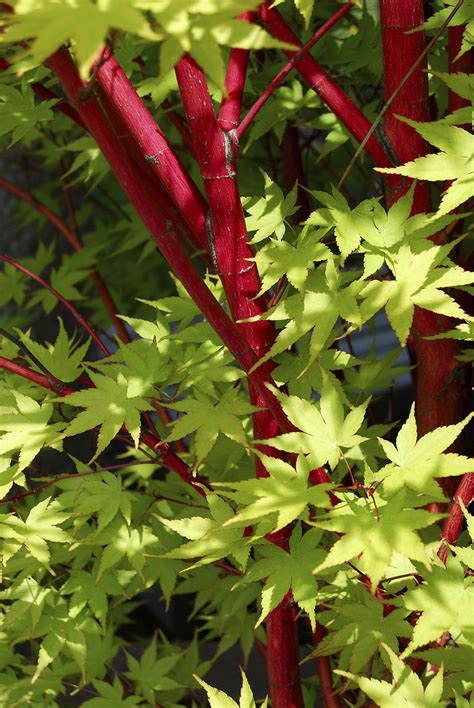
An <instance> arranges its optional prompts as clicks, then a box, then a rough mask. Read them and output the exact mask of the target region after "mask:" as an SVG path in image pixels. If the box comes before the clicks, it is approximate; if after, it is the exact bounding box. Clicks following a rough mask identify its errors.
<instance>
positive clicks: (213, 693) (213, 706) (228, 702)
mask: <svg viewBox="0 0 474 708" xmlns="http://www.w3.org/2000/svg"><path fill="white" fill-rule="evenodd" d="M241 673H242V688H241V691H240V698H239V702H238V703H236V702H235V701H234V700H233V699H232V698H231V697H230V696H228V695H227V693H224V691H220V690H219V689H218V688H214V687H213V686H210V685H209V684H208V683H206V682H205V681H203V680H202V679H201V678H199V676H196V674H193V676H194V678H195V679H196V681H197V682H198V683H199V684H200V685H201V686H202V687H203V688H204V690H205V691H206V693H207V698H208V700H209V706H210V708H256V706H257V704H256V702H255V698H254V697H253V693H252V689H251V688H250V684H249V682H248V679H247V677H246V675H245V673H244V672H243V671H242V669H241ZM267 706H268V698H265V700H264V701H263V703H262V704H261V708H267Z"/></svg>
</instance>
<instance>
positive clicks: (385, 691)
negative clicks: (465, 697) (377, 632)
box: [335, 645, 443, 708]
mask: <svg viewBox="0 0 474 708" xmlns="http://www.w3.org/2000/svg"><path fill="white" fill-rule="evenodd" d="M384 650H385V651H386V653H387V654H388V658H389V661H390V665H391V669H392V675H393V681H392V683H388V682H387V681H380V680H378V679H371V678H366V677H365V676H354V674H351V673H348V672H346V671H340V670H339V669H335V673H336V674H340V675H341V676H345V677H346V678H349V679H351V680H352V681H354V682H355V683H356V684H357V685H358V686H359V688H361V689H362V691H363V692H364V693H365V694H366V695H367V696H369V698H371V699H372V700H373V701H375V703H376V704H377V705H379V706H382V707H383V708H400V706H430V707H432V708H435V706H438V705H440V701H441V696H442V693H443V670H442V668H441V669H440V670H439V671H437V673H436V675H435V676H434V678H432V679H431V681H430V683H429V684H428V686H427V687H426V688H424V687H423V684H422V682H421V679H420V678H419V676H417V675H416V674H415V672H414V671H412V670H411V669H410V667H409V666H407V665H406V664H404V663H403V661H401V659H400V658H399V657H398V656H397V655H396V654H395V652H394V651H393V650H392V649H391V648H390V647H389V646H387V645H384Z"/></svg>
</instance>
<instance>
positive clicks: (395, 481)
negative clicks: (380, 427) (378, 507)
mask: <svg viewBox="0 0 474 708" xmlns="http://www.w3.org/2000/svg"><path fill="white" fill-rule="evenodd" d="M473 416H474V414H473V413H471V414H470V415H469V416H467V418H465V419H464V420H463V421H461V422H460V423H457V424H456V425H447V426H444V427H440V428H436V430H433V431H431V432H429V433H426V435H423V437H421V438H420V439H419V440H418V439H417V428H416V418H415V405H414V404H413V405H412V407H411V411H410V416H409V417H408V420H407V421H406V423H405V424H404V425H402V427H401V428H400V431H399V433H398V435H397V441H396V446H395V445H393V443H391V442H390V441H388V440H384V439H383V438H379V442H380V444H381V445H382V447H383V449H384V452H385V454H386V455H387V457H388V459H389V460H390V463H389V464H388V465H385V466H384V467H382V468H381V469H380V470H379V471H378V472H376V473H375V475H374V479H376V480H382V481H383V488H384V492H386V493H387V494H393V493H395V492H397V491H399V490H400V489H403V488H404V487H410V489H413V490H414V491H415V492H419V493H420V494H426V495H428V496H430V497H432V498H433V499H439V500H442V499H444V495H443V492H442V490H441V488H440V486H439V485H438V484H437V483H436V482H435V479H434V478H435V477H449V476H451V475H459V474H465V473H467V472H470V471H471V470H472V460H471V459H470V458H468V457H463V456H462V455H456V454H455V453H445V452H444V450H446V448H448V447H449V446H450V445H452V444H453V442H454V441H455V440H456V438H458V437H459V435H460V434H461V432H462V430H463V429H464V428H465V427H466V425H467V424H468V423H469V421H470V420H471V418H472V417H473Z"/></svg>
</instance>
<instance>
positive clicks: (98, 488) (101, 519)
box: [59, 472, 131, 532]
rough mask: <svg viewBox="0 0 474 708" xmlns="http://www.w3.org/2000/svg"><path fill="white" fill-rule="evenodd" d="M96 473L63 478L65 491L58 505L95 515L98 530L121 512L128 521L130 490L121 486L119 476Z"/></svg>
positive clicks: (86, 515)
mask: <svg viewBox="0 0 474 708" xmlns="http://www.w3.org/2000/svg"><path fill="white" fill-rule="evenodd" d="M98 477H99V478H98V479H97V478H91V477H89V478H79V479H77V480H76V479H74V478H71V479H67V480H63V481H62V482H61V486H62V488H63V489H64V490H65V491H64V492H63V494H61V496H60V498H59V501H60V503H61V506H62V507H63V508H64V509H70V510H71V511H73V512H74V515H77V516H84V517H85V518H87V519H89V518H90V517H91V516H92V515H97V532H100V531H102V530H103V529H104V528H105V527H106V526H108V525H109V524H110V523H111V522H112V521H113V519H114V518H115V516H116V515H117V514H118V513H120V512H121V513H122V516H123V518H124V519H125V521H126V522H127V523H130V518H131V502H130V493H126V492H124V491H123V490H122V480H121V478H120V476H119V475H114V474H112V473H111V472H103V473H101V474H100V475H98Z"/></svg>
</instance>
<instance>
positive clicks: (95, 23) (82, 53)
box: [0, 0, 159, 79]
mask: <svg viewBox="0 0 474 708" xmlns="http://www.w3.org/2000/svg"><path fill="white" fill-rule="evenodd" d="M13 5H14V8H15V13H14V14H11V15H8V16H6V18H5V21H6V25H7V28H6V31H5V32H4V34H3V36H2V39H1V40H0V41H2V42H11V43H15V42H25V41H28V48H27V49H26V50H25V52H24V53H23V54H22V56H27V57H28V65H27V66H35V65H38V64H41V63H42V62H43V61H44V60H45V59H47V57H49V56H50V55H51V54H53V53H54V52H55V51H56V50H57V49H59V47H60V46H61V45H63V44H68V43H69V42H71V43H72V46H73V49H74V54H75V56H76V58H77V63H78V66H79V71H80V73H81V76H82V78H84V79H85V78H86V77H87V75H88V73H89V70H90V68H91V66H92V64H93V62H94V61H95V60H96V59H97V55H98V53H99V51H100V50H101V49H102V48H103V46H104V43H105V40H106V38H107V36H108V34H109V31H110V30H111V29H115V30H124V31H125V32H130V33H131V34H137V35H139V36H140V37H144V38H146V39H149V40H152V41H153V40H156V39H158V38H159V35H158V34H157V33H156V32H153V31H152V30H151V28H150V25H149V23H148V21H147V19H146V17H145V15H144V14H143V13H142V12H140V11H139V10H138V9H137V7H134V6H138V5H139V3H138V2H136V3H135V2H129V0H98V1H97V2H92V0H16V1H15V2H14V3H13Z"/></svg>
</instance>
